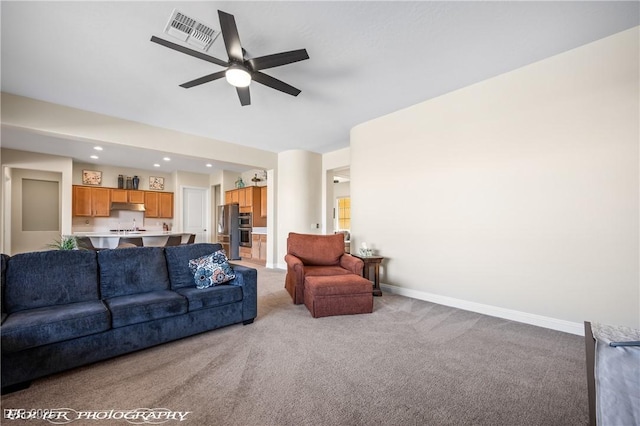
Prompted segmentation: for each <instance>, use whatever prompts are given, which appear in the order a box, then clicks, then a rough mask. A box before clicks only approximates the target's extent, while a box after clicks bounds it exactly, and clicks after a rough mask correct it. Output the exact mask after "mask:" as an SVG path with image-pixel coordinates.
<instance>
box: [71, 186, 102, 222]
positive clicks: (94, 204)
mask: <svg viewBox="0 0 640 426" xmlns="http://www.w3.org/2000/svg"><path fill="white" fill-rule="evenodd" d="M72 204H73V206H72V211H73V216H89V217H109V215H110V214H111V189H110V188H94V187H91V186H80V185H74V186H73V198H72Z"/></svg>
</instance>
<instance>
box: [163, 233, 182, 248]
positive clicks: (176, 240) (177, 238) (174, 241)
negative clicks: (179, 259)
mask: <svg viewBox="0 0 640 426" xmlns="http://www.w3.org/2000/svg"><path fill="white" fill-rule="evenodd" d="M180 244H182V235H169V238H167V242H166V243H164V246H165V247H173V246H179V245H180Z"/></svg>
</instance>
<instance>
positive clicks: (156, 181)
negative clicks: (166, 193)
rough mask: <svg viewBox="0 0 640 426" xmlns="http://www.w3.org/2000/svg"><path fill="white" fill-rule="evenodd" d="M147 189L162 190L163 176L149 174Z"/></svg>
mask: <svg viewBox="0 0 640 426" xmlns="http://www.w3.org/2000/svg"><path fill="white" fill-rule="evenodd" d="M149 189H155V190H156V191H163V190H164V178H163V177H155V176H149Z"/></svg>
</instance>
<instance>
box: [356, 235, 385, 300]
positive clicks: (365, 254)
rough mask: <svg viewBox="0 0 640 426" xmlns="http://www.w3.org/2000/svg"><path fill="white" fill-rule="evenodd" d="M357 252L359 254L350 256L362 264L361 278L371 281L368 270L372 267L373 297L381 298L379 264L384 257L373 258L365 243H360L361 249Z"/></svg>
mask: <svg viewBox="0 0 640 426" xmlns="http://www.w3.org/2000/svg"><path fill="white" fill-rule="evenodd" d="M358 252H359V254H352V256H354V257H357V258H358V259H360V260H362V261H363V262H364V268H363V269H362V276H363V277H365V278H366V279H368V280H371V278H370V272H371V271H370V268H371V267H372V266H373V295H374V296H382V290H380V263H382V260H383V259H384V257H383V256H374V254H373V250H372V249H370V248H368V247H367V243H362V247H361V248H360V249H359V250H358Z"/></svg>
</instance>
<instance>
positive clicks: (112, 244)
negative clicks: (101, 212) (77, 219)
mask: <svg viewBox="0 0 640 426" xmlns="http://www.w3.org/2000/svg"><path fill="white" fill-rule="evenodd" d="M73 235H75V236H76V237H89V238H91V243H92V244H93V245H94V246H96V247H101V248H116V247H117V246H118V242H119V240H120V237H123V238H125V237H142V241H143V245H144V246H145V247H164V245H165V244H166V242H167V239H168V238H169V236H171V235H182V242H183V243H185V242H186V241H187V239H188V235H189V234H187V233H185V232H172V231H137V232H136V231H132V232H129V231H127V233H126V234H125V233H124V232H120V233H118V232H109V231H102V232H74V233H73Z"/></svg>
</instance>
